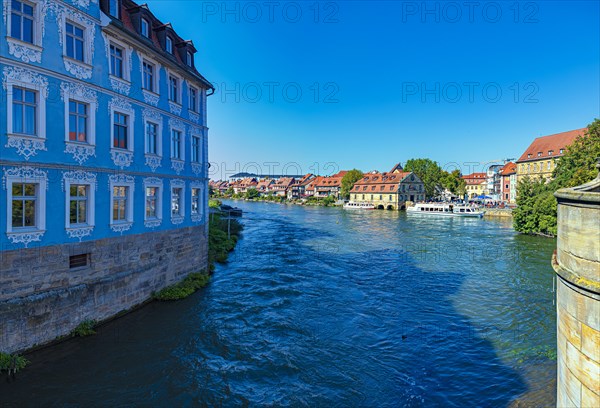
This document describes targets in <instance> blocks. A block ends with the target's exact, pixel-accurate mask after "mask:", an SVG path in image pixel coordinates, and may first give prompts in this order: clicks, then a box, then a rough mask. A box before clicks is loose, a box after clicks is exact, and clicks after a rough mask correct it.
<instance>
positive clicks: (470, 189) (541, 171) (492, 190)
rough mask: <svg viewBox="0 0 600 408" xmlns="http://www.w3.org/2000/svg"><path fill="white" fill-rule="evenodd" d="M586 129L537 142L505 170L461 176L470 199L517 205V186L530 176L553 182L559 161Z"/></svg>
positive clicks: (498, 169) (506, 165)
mask: <svg viewBox="0 0 600 408" xmlns="http://www.w3.org/2000/svg"><path fill="white" fill-rule="evenodd" d="M586 130H587V129H586V128H582V129H576V130H571V131H568V132H562V133H556V134H553V135H549V136H542V137H538V138H536V139H535V140H534V141H533V142H532V143H531V144H530V145H529V147H528V148H527V149H526V150H525V151H524V152H523V154H521V156H520V157H519V159H518V160H517V161H516V163H515V162H512V161H509V162H508V163H505V164H504V165H503V166H490V167H489V168H488V170H487V172H481V173H471V174H467V175H464V176H462V178H463V179H464V180H465V182H466V189H467V196H468V198H469V199H475V198H477V197H488V196H489V197H492V198H493V199H496V200H498V201H504V202H507V203H510V204H514V203H515V202H516V200H517V183H518V182H519V181H520V180H522V179H523V177H525V176H528V177H531V178H538V177H541V178H544V179H545V180H550V179H551V178H552V172H553V171H554V169H555V168H556V165H557V161H558V160H559V159H560V157H562V156H563V155H564V154H565V152H566V149H567V147H569V145H571V144H572V143H573V142H574V141H575V139H576V138H577V137H578V136H583V135H585V132H586Z"/></svg>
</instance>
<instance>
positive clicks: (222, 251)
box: [208, 214, 242, 270]
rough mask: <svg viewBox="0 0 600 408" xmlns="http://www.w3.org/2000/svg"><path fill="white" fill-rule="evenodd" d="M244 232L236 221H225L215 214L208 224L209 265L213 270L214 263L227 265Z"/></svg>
mask: <svg viewBox="0 0 600 408" xmlns="http://www.w3.org/2000/svg"><path fill="white" fill-rule="evenodd" d="M228 223H229V238H228V237H227V225H228ZM241 232H242V224H241V223H240V222H239V221H238V220H235V219H231V220H224V219H222V218H221V217H219V216H218V215H216V214H213V215H212V216H211V218H210V221H209V224H208V263H209V265H210V268H211V270H213V269H214V263H215V262H219V263H225V262H227V257H228V255H229V252H231V251H233V248H235V245H236V243H237V240H238V237H239V235H240V234H241Z"/></svg>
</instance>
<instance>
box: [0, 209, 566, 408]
mask: <svg viewBox="0 0 600 408" xmlns="http://www.w3.org/2000/svg"><path fill="white" fill-rule="evenodd" d="M234 204H235V205H238V206H240V207H242V208H243V209H244V211H245V213H244V218H243V223H244V224H245V230H244V233H243V239H241V240H240V242H239V243H238V246H237V248H236V250H235V251H234V252H233V253H232V255H231V257H230V262H229V263H228V264H227V265H219V266H218V267H217V269H216V272H215V274H214V277H213V279H212V280H211V283H210V285H209V286H208V287H207V288H205V289H204V290H201V291H200V292H198V293H196V294H195V295H193V296H191V297H190V298H188V299H185V300H183V301H180V302H172V303H159V302H153V303H151V304H149V305H147V306H145V307H143V308H141V309H139V310H137V311H135V312H133V313H131V314H129V315H126V316H124V317H122V318H120V319H117V320H115V321H113V322H111V323H109V324H106V325H104V326H102V327H101V328H100V329H99V330H98V334H96V335H95V336H91V337H88V338H81V339H74V340H69V341H67V342H64V343H61V344H58V345H55V346H52V347H49V348H46V349H43V350H40V351H37V352H35V353H32V354H30V355H28V356H27V357H28V358H29V359H30V360H31V362H32V363H31V365H30V366H28V367H27V368H26V369H25V370H24V371H22V372H20V373H19V374H18V375H17V376H16V378H15V379H7V378H6V377H3V378H1V381H0V406H23V405H26V406H46V405H61V406H64V405H67V406H98V405H101V406H124V405H137V406H160V407H167V406H196V405H210V406H214V405H222V406H233V405H236V406H237V405H249V406H264V405H266V406H317V407H336V406H340V407H354V406H369V407H396V406H408V407H432V406H444V407H446V406H449V407H503V406H509V405H511V404H512V405H525V406H551V405H553V404H554V402H555V396H554V393H555V388H554V387H555V385H554V377H555V373H556V368H555V366H556V361H555V357H554V355H555V352H556V350H555V324H556V321H555V312H554V305H553V298H554V294H553V272H552V269H551V267H550V258H551V254H552V251H553V249H554V247H555V245H556V242H555V241H554V240H550V239H544V238H536V237H528V236H521V235H518V234H516V233H515V232H514V231H513V230H512V229H511V226H510V223H507V222H502V221H494V220H487V219H484V220H479V219H454V218H452V219H447V218H439V219H435V218H425V217H423V218H419V217H418V216H410V215H407V214H406V213H404V212H392V211H370V212H368V211H365V212H361V211H355V212H349V211H344V210H342V209H339V208H323V207H300V206H293V205H281V204H272V203H246V202H236V203H234ZM515 400H516V401H515Z"/></svg>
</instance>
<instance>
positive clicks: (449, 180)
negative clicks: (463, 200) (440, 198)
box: [441, 170, 467, 197]
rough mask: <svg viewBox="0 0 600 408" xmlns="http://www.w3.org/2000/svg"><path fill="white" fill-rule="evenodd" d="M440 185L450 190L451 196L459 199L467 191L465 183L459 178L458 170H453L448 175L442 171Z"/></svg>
mask: <svg viewBox="0 0 600 408" xmlns="http://www.w3.org/2000/svg"><path fill="white" fill-rule="evenodd" d="M441 184H442V186H443V187H445V188H447V189H448V190H450V192H451V193H452V194H454V195H457V196H459V197H462V196H464V195H465V193H466V191H467V188H466V185H467V183H466V182H465V180H463V178H462V177H461V174H460V170H453V171H452V172H450V173H448V172H447V171H442V177H441Z"/></svg>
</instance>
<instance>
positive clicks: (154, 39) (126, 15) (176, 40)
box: [119, 0, 212, 88]
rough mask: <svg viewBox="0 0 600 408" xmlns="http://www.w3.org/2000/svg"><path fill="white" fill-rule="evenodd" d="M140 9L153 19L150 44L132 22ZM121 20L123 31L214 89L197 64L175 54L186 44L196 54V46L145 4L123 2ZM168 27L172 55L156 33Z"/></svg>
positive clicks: (130, 0) (131, 1)
mask: <svg viewBox="0 0 600 408" xmlns="http://www.w3.org/2000/svg"><path fill="white" fill-rule="evenodd" d="M140 8H143V9H145V13H147V14H149V17H151V20H152V21H150V25H151V27H150V38H149V40H150V42H148V39H147V38H145V37H144V36H142V35H141V34H140V33H138V32H137V30H136V29H135V27H134V25H133V22H132V20H131V13H136V12H137V11H139V9H140ZM119 20H120V21H121V22H122V23H123V25H122V26H121V27H120V28H121V29H122V30H124V31H127V32H129V33H130V34H131V35H133V36H134V37H136V38H137V39H138V40H140V41H141V42H145V43H146V45H147V46H148V47H149V48H154V51H155V52H157V53H159V54H161V55H162V56H163V57H166V58H169V59H171V60H175V61H174V62H175V63H176V65H178V66H179V67H180V68H183V69H185V70H186V71H187V72H188V73H190V74H191V75H193V76H196V79H199V80H201V81H202V82H204V83H205V85H206V86H208V87H209V88H212V84H211V83H210V82H209V81H208V80H207V79H206V78H204V77H203V76H202V74H200V73H199V72H198V70H197V69H196V66H195V65H196V64H194V66H193V67H191V66H189V65H187V63H186V61H182V59H181V56H180V55H179V53H178V52H175V48H176V46H177V45H178V44H183V43H185V44H186V45H187V46H188V50H189V51H191V52H193V53H195V52H196V48H195V47H194V44H193V43H192V42H191V41H190V40H184V39H182V38H181V37H180V36H179V35H178V34H177V33H176V32H175V30H173V28H172V27H171V24H170V23H167V24H163V23H162V22H161V21H160V20H159V19H158V18H156V16H154V14H153V13H152V11H150V9H149V8H148V7H147V5H145V4H142V5H138V4H137V3H135V2H134V1H133V0H124V1H121V15H120V17H119ZM167 26H168V27H169V28H170V29H171V33H172V34H171V35H170V37H171V38H172V39H173V48H174V52H173V53H172V54H171V53H168V52H167V51H166V50H164V49H163V48H162V46H161V44H160V42H159V40H158V36H157V34H156V32H155V31H154V30H155V29H159V28H161V27H167ZM189 47H191V49H189Z"/></svg>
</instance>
